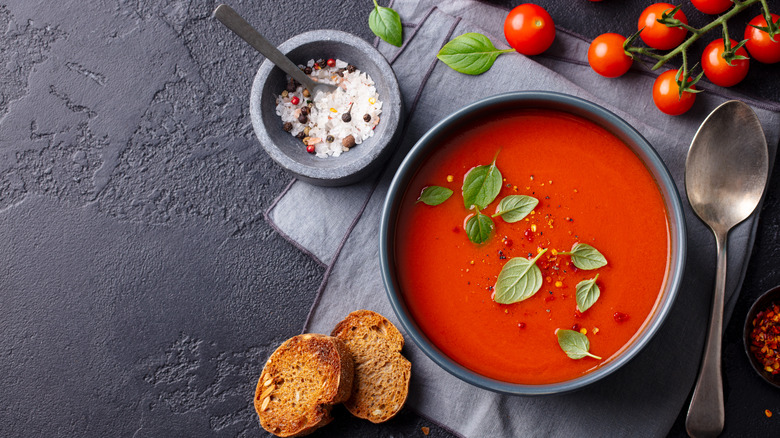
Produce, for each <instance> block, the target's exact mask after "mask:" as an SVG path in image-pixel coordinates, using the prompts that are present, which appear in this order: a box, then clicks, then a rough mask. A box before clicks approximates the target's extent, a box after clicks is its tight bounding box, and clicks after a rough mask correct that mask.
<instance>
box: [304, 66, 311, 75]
mask: <svg viewBox="0 0 780 438" xmlns="http://www.w3.org/2000/svg"><path fill="white" fill-rule="evenodd" d="M303 72H304V73H306V74H307V75H310V74H311V67H305V68H304V69H303Z"/></svg>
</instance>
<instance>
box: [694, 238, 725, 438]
mask: <svg viewBox="0 0 780 438" xmlns="http://www.w3.org/2000/svg"><path fill="white" fill-rule="evenodd" d="M715 242H716V243H717V245H718V267H717V270H716V271H715V295H714V297H713V298H712V314H711V315H710V324H709V328H708V330H707V342H706V344H705V349H704V358H703V359H702V363H701V369H700V370H699V378H698V380H697V381H696V389H694V391H693V397H692V398H691V404H690V406H689V407H688V417H687V418H686V419H685V429H686V430H687V431H688V435H690V436H692V437H695V438H700V437H716V436H718V435H720V433H721V432H722V431H723V425H724V423H725V421H726V414H725V409H724V406H723V378H722V376H721V369H720V362H721V360H720V359H721V338H722V336H723V302H724V300H725V296H726V260H727V257H726V246H727V245H728V230H726V231H715Z"/></svg>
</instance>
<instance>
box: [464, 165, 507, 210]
mask: <svg viewBox="0 0 780 438" xmlns="http://www.w3.org/2000/svg"><path fill="white" fill-rule="evenodd" d="M496 158H498V155H496ZM501 181H502V179H501V171H499V170H498V167H496V159H495V158H493V162H492V163H491V164H490V165H489V166H477V167H475V168H473V169H471V170H469V173H467V174H466V177H465V178H463V204H464V205H465V206H466V208H469V209H470V208H471V206H476V207H477V208H479V209H484V208H485V207H487V206H488V204H490V203H491V202H493V200H495V199H496V196H498V192H500V191H501Z"/></svg>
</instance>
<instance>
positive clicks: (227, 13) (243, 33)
mask: <svg viewBox="0 0 780 438" xmlns="http://www.w3.org/2000/svg"><path fill="white" fill-rule="evenodd" d="M214 17H215V18H216V19H217V20H219V21H220V22H222V24H224V25H225V26H227V28H228V29H230V30H232V31H233V33H235V34H236V35H238V36H240V37H241V38H243V40H244V41H246V42H247V43H249V45H250V46H252V47H254V48H255V49H256V50H257V51H258V52H260V53H262V54H263V56H265V57H266V58H268V60H270V61H271V62H273V63H274V64H275V65H276V66H277V67H279V68H280V69H282V71H284V72H285V73H287V74H288V75H290V76H291V77H292V78H293V79H295V80H296V81H298V82H300V83H301V84H303V86H304V87H306V88H308V89H309V91H312V92H313V91H314V86H315V83H314V81H312V80H311V79H310V78H309V77H308V76H306V74H305V73H304V72H302V71H301V69H300V68H298V66H297V65H295V64H294V63H293V62H292V61H290V59H289V58H287V57H286V56H284V54H283V53H282V52H280V51H279V49H277V48H276V46H275V45H273V44H271V42H269V41H268V40H267V39H265V37H264V36H262V35H260V33H259V32H258V31H256V30H255V28H253V27H252V25H250V24H249V23H247V22H246V20H244V19H243V18H241V16H240V15H238V13H237V12H236V11H234V10H233V8H231V7H230V6H228V5H219V6H217V8H216V9H214Z"/></svg>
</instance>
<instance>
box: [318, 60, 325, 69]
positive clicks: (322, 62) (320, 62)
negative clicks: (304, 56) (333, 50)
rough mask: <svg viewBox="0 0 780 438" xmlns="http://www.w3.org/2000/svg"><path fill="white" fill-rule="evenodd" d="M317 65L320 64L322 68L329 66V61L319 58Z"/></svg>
mask: <svg viewBox="0 0 780 438" xmlns="http://www.w3.org/2000/svg"><path fill="white" fill-rule="evenodd" d="M317 65H319V66H320V68H325V67H327V66H328V63H327V61H325V60H324V59H318V60H317Z"/></svg>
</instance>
